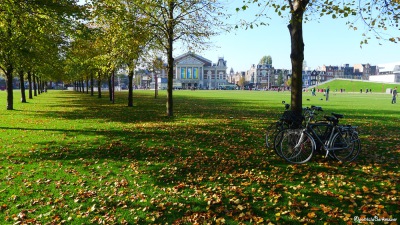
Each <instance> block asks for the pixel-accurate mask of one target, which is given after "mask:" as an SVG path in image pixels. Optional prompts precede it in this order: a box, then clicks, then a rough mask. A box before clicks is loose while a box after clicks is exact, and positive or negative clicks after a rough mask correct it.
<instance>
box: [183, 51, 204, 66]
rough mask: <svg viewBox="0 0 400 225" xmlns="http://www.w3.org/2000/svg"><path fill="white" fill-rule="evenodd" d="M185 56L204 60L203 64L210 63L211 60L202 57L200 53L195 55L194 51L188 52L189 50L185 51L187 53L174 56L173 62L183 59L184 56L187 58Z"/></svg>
mask: <svg viewBox="0 0 400 225" xmlns="http://www.w3.org/2000/svg"><path fill="white" fill-rule="evenodd" d="M187 57H194V58H196V59H198V60H200V61H202V62H204V64H212V61H211V60H209V59H206V58H204V57H202V56H200V55H197V54H196V53H194V52H190V51H189V52H187V53H185V54H183V55H180V56H177V57H175V63H176V62H179V61H181V60H182V59H185V58H187Z"/></svg>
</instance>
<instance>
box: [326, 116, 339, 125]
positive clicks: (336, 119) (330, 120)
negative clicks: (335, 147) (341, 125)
mask: <svg viewBox="0 0 400 225" xmlns="http://www.w3.org/2000/svg"><path fill="white" fill-rule="evenodd" d="M324 118H325V119H326V120H328V121H329V122H334V123H337V122H338V118H336V117H334V116H324Z"/></svg>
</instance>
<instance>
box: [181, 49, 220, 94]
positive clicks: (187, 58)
mask: <svg viewBox="0 0 400 225" xmlns="http://www.w3.org/2000/svg"><path fill="white" fill-rule="evenodd" d="M226 70H227V65H226V61H225V60H224V58H223V57H220V58H219V59H218V62H217V63H212V61H211V60H208V59H206V58H204V57H202V56H200V55H197V54H195V53H193V52H187V53H186V54H183V55H180V56H178V57H176V58H175V60H174V75H175V76H174V87H181V88H182V89H192V88H196V89H218V88H219V87H220V86H221V85H226V84H227V83H228V81H227V73H226Z"/></svg>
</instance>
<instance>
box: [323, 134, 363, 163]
mask: <svg viewBox="0 0 400 225" xmlns="http://www.w3.org/2000/svg"><path fill="white" fill-rule="evenodd" d="M330 148H333V149H334V150H333V151H332V155H333V156H334V157H335V159H337V160H339V161H341V162H351V161H353V160H354V159H356V158H357V156H358V154H359V153H360V150H361V142H360V139H359V138H358V134H357V132H355V131H354V130H345V131H342V132H341V133H336V134H335V135H334V136H333V138H332V144H331V147H330Z"/></svg>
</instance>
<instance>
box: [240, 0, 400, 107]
mask: <svg viewBox="0 0 400 225" xmlns="http://www.w3.org/2000/svg"><path fill="white" fill-rule="evenodd" d="M253 4H254V5H257V6H258V7H261V8H262V9H264V10H265V9H268V8H272V9H273V10H274V11H275V12H276V13H277V14H278V15H279V16H281V17H286V18H288V26H287V27H288V30H289V35H290V43H291V53H290V59H291V64H292V76H291V79H290V83H291V108H292V111H294V112H295V113H297V114H299V115H300V114H301V111H302V68H303V61H304V40H303V23H304V22H306V21H308V20H311V19H313V18H315V15H318V16H319V17H322V16H331V17H332V18H333V19H336V18H348V17H350V16H352V17H353V18H354V17H356V18H358V19H360V20H361V21H363V23H364V24H365V25H366V27H367V32H373V35H375V36H376V37H377V38H378V39H387V40H389V41H392V42H398V41H400V37H394V36H393V35H389V36H385V35H383V34H382V33H381V32H380V31H382V30H386V29H387V28H388V27H393V26H395V27H396V29H397V30H400V26H399V18H400V16H399V15H400V4H399V1H367V0H357V1H348V2H347V1H319V0H313V1H311V0H288V1H267V0H248V1H245V5H243V6H242V7H241V8H237V9H236V11H240V10H246V9H247V8H248V7H250V6H251V5H253ZM256 16H257V17H267V16H268V15H266V14H265V13H263V12H261V13H259V14H257V15H256ZM353 21H354V20H353ZM353 21H349V22H348V25H349V26H350V27H352V28H354V29H357V26H356V24H355V23H354V22H353ZM247 24H248V26H249V27H251V28H252V27H253V26H254V25H253V23H252V22H250V23H247ZM261 24H265V23H264V22H261ZM366 36H368V34H366ZM366 43H368V42H367V39H365V40H364V41H362V42H361V44H366Z"/></svg>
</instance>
